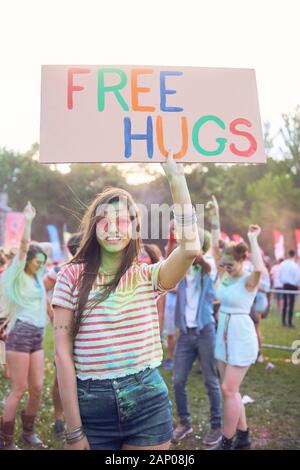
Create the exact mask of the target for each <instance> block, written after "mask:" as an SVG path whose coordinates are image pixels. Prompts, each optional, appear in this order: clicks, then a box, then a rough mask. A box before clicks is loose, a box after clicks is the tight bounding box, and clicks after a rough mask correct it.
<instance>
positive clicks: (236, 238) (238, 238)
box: [231, 233, 244, 243]
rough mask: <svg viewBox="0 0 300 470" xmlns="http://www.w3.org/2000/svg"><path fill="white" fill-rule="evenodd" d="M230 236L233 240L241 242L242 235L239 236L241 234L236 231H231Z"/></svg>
mask: <svg viewBox="0 0 300 470" xmlns="http://www.w3.org/2000/svg"><path fill="white" fill-rule="evenodd" d="M231 238H232V240H233V241H234V242H237V243H241V242H243V241H244V239H243V237H241V235H239V234H238V233H233V234H232V236H231Z"/></svg>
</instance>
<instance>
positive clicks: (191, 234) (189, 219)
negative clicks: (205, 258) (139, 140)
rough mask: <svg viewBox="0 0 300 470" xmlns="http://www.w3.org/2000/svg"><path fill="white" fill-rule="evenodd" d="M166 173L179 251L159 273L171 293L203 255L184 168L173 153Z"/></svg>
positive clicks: (163, 285)
mask: <svg viewBox="0 0 300 470" xmlns="http://www.w3.org/2000/svg"><path fill="white" fill-rule="evenodd" d="M163 169H164V172H165V174H166V176H167V178H168V181H169V185H170V189H171V193H172V197H173V203H174V205H173V208H174V215H175V221H177V223H176V227H177V228H176V230H177V241H178V247H177V248H175V250H174V251H173V252H172V253H171V254H170V255H169V256H168V258H167V259H166V260H165V261H163V263H162V265H161V268H160V272H159V283H160V285H161V286H162V287H163V288H165V289H172V288H175V287H176V285H177V284H178V282H179V281H180V280H181V279H182V278H183V277H184V276H185V274H186V272H187V271H188V269H189V267H190V266H191V265H192V263H193V261H194V260H195V258H196V256H198V255H199V254H200V240H199V234H198V228H197V221H196V217H195V214H193V211H194V209H193V206H192V202H191V197H190V193H189V190H188V187H187V183H186V179H185V175H184V171H183V165H182V164H179V163H176V162H175V161H174V159H173V154H172V153H171V152H170V153H169V155H168V157H167V161H166V163H165V164H164V165H163ZM178 221H180V222H181V221H182V223H183V225H182V226H181V223H178Z"/></svg>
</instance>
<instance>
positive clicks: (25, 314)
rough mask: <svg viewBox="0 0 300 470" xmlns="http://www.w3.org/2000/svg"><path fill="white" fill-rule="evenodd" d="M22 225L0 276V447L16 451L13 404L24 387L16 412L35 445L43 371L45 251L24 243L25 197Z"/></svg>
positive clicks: (29, 210) (29, 212) (28, 214)
mask: <svg viewBox="0 0 300 470" xmlns="http://www.w3.org/2000/svg"><path fill="white" fill-rule="evenodd" d="M24 216H25V220H26V223H25V228H24V232H23V235H22V239H21V244H20V248H19V251H18V252H17V254H16V256H15V258H14V260H13V261H12V263H11V265H10V266H9V267H8V268H7V270H6V271H5V272H4V274H3V277H2V287H3V296H4V300H5V312H6V313H7V314H8V321H9V322H10V324H9V333H8V336H7V340H6V351H7V354H6V355H7V363H8V366H9V371H10V377H11V392H10V394H9V396H8V397H7V399H6V402H5V406H4V410H3V416H2V418H1V425H0V449H10V450H18V447H17V446H16V445H15V444H14V440H13V434H14V426H15V417H16V413H17V409H18V406H19V403H20V400H21V399H22V397H23V395H24V394H25V392H26V391H27V390H28V392H29V399H28V401H27V403H26V405H25V409H24V410H22V412H21V419H22V426H23V434H22V437H23V440H24V441H25V443H27V444H30V445H41V444H42V441H41V440H40V439H39V438H38V436H37V435H36V434H35V431H34V422H35V418H36V414H37V411H38V408H39V402H40V397H41V391H42V386H43V374H44V351H43V345H42V341H43V336H44V329H45V326H46V325H47V307H46V293H45V289H44V285H43V269H42V268H43V266H44V265H45V262H46V259H47V257H46V255H45V253H44V252H43V251H42V250H41V248H40V247H39V246H38V245H36V244H35V245H30V234H31V224H32V220H33V219H34V217H35V209H34V208H33V207H32V206H31V204H30V202H28V204H27V206H26V207H25V209H24Z"/></svg>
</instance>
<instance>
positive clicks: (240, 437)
mask: <svg viewBox="0 0 300 470" xmlns="http://www.w3.org/2000/svg"><path fill="white" fill-rule="evenodd" d="M250 448H251V440H250V430H249V428H248V429H247V431H240V430H239V429H238V430H237V433H236V436H235V439H234V442H233V449H234V450H249V449H250Z"/></svg>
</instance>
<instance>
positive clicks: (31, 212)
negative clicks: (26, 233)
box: [23, 201, 36, 222]
mask: <svg viewBox="0 0 300 470" xmlns="http://www.w3.org/2000/svg"><path fill="white" fill-rule="evenodd" d="M23 214H24V215H25V219H26V221H27V222H31V221H32V220H33V219H34V218H35V215H36V210H35V208H34V207H33V206H32V205H31V202H30V201H28V202H27V205H26V207H25V209H24V211H23Z"/></svg>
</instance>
